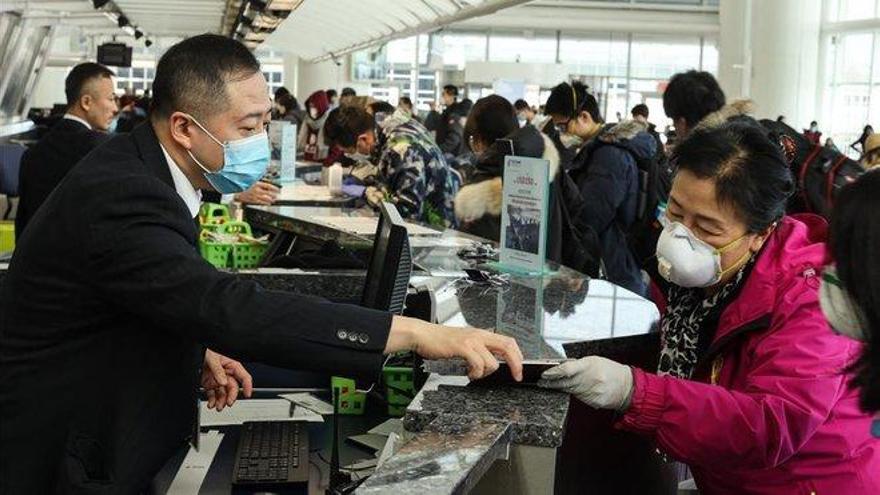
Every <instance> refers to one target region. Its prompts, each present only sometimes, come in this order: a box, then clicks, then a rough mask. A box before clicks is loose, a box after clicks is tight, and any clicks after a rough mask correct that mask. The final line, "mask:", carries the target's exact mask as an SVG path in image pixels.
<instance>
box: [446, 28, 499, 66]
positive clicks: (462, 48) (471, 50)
mask: <svg viewBox="0 0 880 495" xmlns="http://www.w3.org/2000/svg"><path fill="white" fill-rule="evenodd" d="M434 38H435V40H439V42H438V41H435V43H439V44H440V45H441V46H440V47H439V48H440V50H441V51H442V53H443V64H444V65H446V66H455V67H456V68H457V69H458V70H464V65H465V63H466V62H485V61H486V43H487V40H488V37H487V36H486V34H485V33H443V34H440V35H437V36H435V37H434Z"/></svg>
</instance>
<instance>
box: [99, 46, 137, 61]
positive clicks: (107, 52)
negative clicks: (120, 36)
mask: <svg viewBox="0 0 880 495" xmlns="http://www.w3.org/2000/svg"><path fill="white" fill-rule="evenodd" d="M98 63H99V64H102V65H112V66H114V67H131V47H130V46H126V45H125V43H104V44H103V45H100V46H98Z"/></svg>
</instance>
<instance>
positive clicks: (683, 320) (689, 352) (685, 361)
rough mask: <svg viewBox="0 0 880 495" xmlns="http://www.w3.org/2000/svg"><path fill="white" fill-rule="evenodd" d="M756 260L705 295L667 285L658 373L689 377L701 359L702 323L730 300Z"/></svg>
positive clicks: (701, 292)
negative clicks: (714, 290) (717, 288)
mask: <svg viewBox="0 0 880 495" xmlns="http://www.w3.org/2000/svg"><path fill="white" fill-rule="evenodd" d="M754 259H755V257H754V256H753V257H752V260H749V262H748V263H746V264H745V265H743V267H742V268H740V269H739V271H738V272H737V273H736V276H735V277H733V279H731V281H730V282H728V283H727V284H725V285H724V286H723V287H722V288H721V289H720V290H719V291H718V292H716V293H715V294H712V295H711V296H708V297H707V296H706V295H705V292H704V290H703V289H700V288H695V289H689V288H684V287H678V286H677V285H670V286H669V291H668V294H667V295H668V306H667V311H666V315H664V317H663V321H662V322H661V324H660V332H661V333H660V335H661V337H662V342H663V344H662V348H661V350H660V363H659V364H658V365H657V374H659V375H672V376H676V377H679V378H690V377H691V374H692V373H693V372H694V367H695V366H696V364H697V360H698V359H699V358H700V356H699V353H700V346H699V344H700V333H701V329H702V327H703V322H704V321H706V319H707V318H709V317H710V316H711V317H713V318H717V316H718V315H719V314H720V313H721V311H722V310H723V309H724V308H725V307H726V306H727V303H728V302H729V301H730V300H731V299H733V297H734V296H735V295H736V293H737V292H738V290H737V289H739V287H740V286H741V285H742V282H743V280H745V278H746V274H747V273H748V272H749V271H750V268H751V265H752V263H753V261H754Z"/></svg>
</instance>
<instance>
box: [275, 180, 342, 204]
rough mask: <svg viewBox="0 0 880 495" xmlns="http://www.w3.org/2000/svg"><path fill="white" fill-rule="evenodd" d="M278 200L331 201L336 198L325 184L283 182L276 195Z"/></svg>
mask: <svg viewBox="0 0 880 495" xmlns="http://www.w3.org/2000/svg"><path fill="white" fill-rule="evenodd" d="M278 199H279V200H280V201H331V200H333V199H336V197H335V196H333V195H332V194H330V188H329V187H327V186H313V185H311V184H285V185H284V187H282V188H281V194H279V195H278Z"/></svg>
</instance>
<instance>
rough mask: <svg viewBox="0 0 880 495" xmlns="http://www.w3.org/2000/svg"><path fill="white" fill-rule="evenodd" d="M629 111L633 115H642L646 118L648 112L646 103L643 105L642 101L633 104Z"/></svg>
mask: <svg viewBox="0 0 880 495" xmlns="http://www.w3.org/2000/svg"><path fill="white" fill-rule="evenodd" d="M630 113H631V114H632V116H633V117H635V116H642V117H644V118H646V119H647V118H648V114H649V113H650V112H649V111H648V105H645V104H644V103H639V104H638V105H636V106H634V107H633V109H632V110H630Z"/></svg>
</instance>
